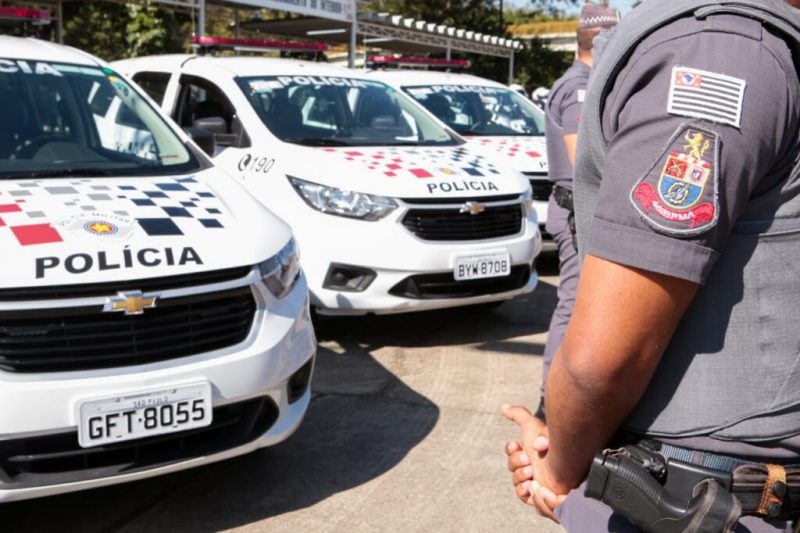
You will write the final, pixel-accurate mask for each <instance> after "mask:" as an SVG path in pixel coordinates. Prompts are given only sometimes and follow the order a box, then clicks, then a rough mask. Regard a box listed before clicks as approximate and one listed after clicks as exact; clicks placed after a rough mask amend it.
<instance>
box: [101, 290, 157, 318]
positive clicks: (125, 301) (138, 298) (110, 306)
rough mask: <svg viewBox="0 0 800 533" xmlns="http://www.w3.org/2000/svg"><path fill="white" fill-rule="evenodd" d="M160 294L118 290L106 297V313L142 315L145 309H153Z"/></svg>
mask: <svg viewBox="0 0 800 533" xmlns="http://www.w3.org/2000/svg"><path fill="white" fill-rule="evenodd" d="M158 296H159V295H158V294H142V291H130V292H118V293H117V295H116V296H111V297H109V298H106V304H105V305H104V306H103V312H104V313H125V314H126V315H141V314H143V313H144V310H145V309H153V308H154V307H155V306H156V303H157V302H158Z"/></svg>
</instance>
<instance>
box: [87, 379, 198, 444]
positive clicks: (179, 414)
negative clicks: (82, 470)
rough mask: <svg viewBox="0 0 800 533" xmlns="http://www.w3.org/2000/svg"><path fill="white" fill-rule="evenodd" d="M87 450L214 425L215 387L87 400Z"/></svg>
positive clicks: (179, 387)
mask: <svg viewBox="0 0 800 533" xmlns="http://www.w3.org/2000/svg"><path fill="white" fill-rule="evenodd" d="M78 410H79V416H80V421H79V425H78V441H79V443H80V445H81V446H82V447H84V448H90V447H92V446H100V445H103V444H110V443H115V442H123V441H127V440H133V439H140V438H145V437H151V436H155V435H163V434H165V433H173V432H177V431H185V430H188V429H195V428H199V427H204V426H207V425H209V424H211V417H212V406H211V386H210V385H209V384H208V383H196V384H191V385H180V386H175V387H169V388H164V389H159V390H150V391H146V392H138V393H133V394H126V395H125V396H112V397H107V398H100V399H92V400H86V401H83V402H81V403H80V404H79V408H78Z"/></svg>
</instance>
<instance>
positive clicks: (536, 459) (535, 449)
mask: <svg viewBox="0 0 800 533" xmlns="http://www.w3.org/2000/svg"><path fill="white" fill-rule="evenodd" d="M502 412H503V415H504V416H505V417H506V418H508V419H509V420H511V421H512V422H514V423H515V424H516V425H517V427H518V428H519V430H520V433H521V438H520V440H518V441H510V442H508V443H507V444H506V450H505V451H506V456H507V466H508V470H509V471H510V472H511V473H512V475H511V479H512V483H513V484H514V490H515V491H516V493H517V497H518V498H519V499H520V500H522V501H523V502H525V503H527V504H528V505H531V506H533V507H535V508H536V511H537V512H538V513H539V514H540V515H542V516H545V517H547V518H549V519H550V520H553V521H554V522H558V519H557V518H556V516H555V513H554V510H555V508H556V507H558V506H559V505H561V503H562V502H563V501H564V500H565V499H566V497H567V496H566V494H559V493H558V492H557V491H556V490H555V489H554V487H557V486H558V483H556V478H555V476H554V475H553V472H552V471H551V469H550V465H549V463H548V461H547V452H548V450H549V449H550V439H549V435H548V432H547V426H546V425H545V423H544V422H542V421H541V420H539V419H538V418H536V417H535V416H533V414H532V413H531V412H530V411H528V410H527V409H526V408H525V407H522V406H520V405H515V406H509V405H504V406H503V408H502ZM563 492H565V491H563Z"/></svg>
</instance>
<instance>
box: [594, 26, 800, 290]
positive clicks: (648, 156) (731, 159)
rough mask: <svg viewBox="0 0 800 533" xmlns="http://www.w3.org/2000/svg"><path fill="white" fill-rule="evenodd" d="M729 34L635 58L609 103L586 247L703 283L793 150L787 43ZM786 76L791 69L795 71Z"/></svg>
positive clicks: (669, 44)
mask: <svg viewBox="0 0 800 533" xmlns="http://www.w3.org/2000/svg"><path fill="white" fill-rule="evenodd" d="M764 33H765V36H768V37H770V39H771V40H770V39H767V40H759V39H753V38H746V37H743V36H742V35H736V34H730V33H725V32H702V33H697V34H692V35H685V36H683V37H680V38H676V39H672V40H669V41H666V42H663V43H661V44H660V45H659V46H654V47H652V48H650V49H649V50H648V51H646V52H644V53H642V54H640V55H638V56H637V55H635V56H634V57H633V58H632V60H631V64H629V65H628V66H626V68H625V69H623V71H622V72H621V74H620V77H619V78H618V80H617V82H616V85H615V87H614V90H613V92H612V93H611V95H610V97H609V99H608V100H607V106H608V107H607V110H606V120H605V121H604V128H605V130H606V132H605V134H606V140H607V141H608V143H609V147H608V151H607V157H606V163H605V167H604V171H603V176H602V182H601V186H600V191H599V195H598V202H597V206H596V209H595V212H594V218H593V220H592V226H591V231H590V240H589V243H588V248H587V252H588V253H590V254H592V255H594V256H598V257H601V258H604V259H607V260H610V261H614V262H617V263H621V264H624V265H627V266H631V267H636V268H642V269H645V270H649V271H654V272H659V273H662V274H667V275H671V276H675V277H678V278H682V279H686V280H689V281H692V282H695V283H700V284H703V283H704V282H705V281H706V279H707V277H708V275H709V273H710V271H711V269H712V268H713V266H714V264H715V262H716V261H717V259H718V257H719V255H720V253H721V251H722V250H723V249H724V247H725V245H726V242H727V241H728V238H729V236H730V234H731V231H732V228H733V227H734V225H735V224H736V223H737V221H738V220H739V219H740V218H741V217H742V214H743V213H744V212H745V209H746V208H747V206H748V202H750V201H751V198H753V197H754V196H757V195H758V194H761V193H762V192H763V191H765V190H768V189H770V188H773V187H774V186H775V185H776V183H777V182H779V181H780V180H782V179H785V177H786V176H787V174H788V172H789V170H790V169H791V167H792V159H793V154H796V149H797V147H796V141H795V139H794V138H795V137H796V130H797V127H798V120H797V110H796V107H795V104H796V102H795V100H796V97H795V94H797V93H796V92H795V91H796V90H797V81H796V74H795V73H794V69H793V67H792V66H791V62H790V61H789V60H788V58H789V51H788V48H786V45H785V44H784V43H783V42H782V41H780V40H778V39H777V38H775V37H774V36H771V35H769V34H767V33H766V32H764ZM787 71H788V74H787Z"/></svg>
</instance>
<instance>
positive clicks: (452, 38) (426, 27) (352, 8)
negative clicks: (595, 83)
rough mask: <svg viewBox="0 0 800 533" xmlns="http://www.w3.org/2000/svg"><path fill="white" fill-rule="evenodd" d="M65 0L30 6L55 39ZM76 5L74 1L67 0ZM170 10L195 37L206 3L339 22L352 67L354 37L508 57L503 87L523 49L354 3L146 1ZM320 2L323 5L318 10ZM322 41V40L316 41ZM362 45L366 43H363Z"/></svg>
mask: <svg viewBox="0 0 800 533" xmlns="http://www.w3.org/2000/svg"><path fill="white" fill-rule="evenodd" d="M64 1H68V0H44V1H40V2H36V3H40V4H44V3H50V4H55V6H56V12H57V15H56V17H55V18H56V21H57V24H58V30H57V38H58V39H59V41H61V36H62V35H63V30H62V24H63V20H62V19H63V2H64ZM73 1H78V0H73ZM151 1H152V2H153V3H156V4H162V5H165V6H169V7H172V8H176V9H180V10H187V11H190V12H193V13H194V12H196V13H197V36H199V37H202V36H204V35H205V26H206V24H205V14H206V4H207V3H213V4H216V5H223V6H226V7H232V8H235V9H272V10H282V11H287V12H293V13H300V14H304V15H307V16H309V15H310V16H314V17H316V18H319V19H322V20H327V21H338V22H340V23H341V22H344V23H345V24H346V25H348V26H349V29H348V33H349V42H348V57H349V66H350V67H354V66H355V52H356V47H357V39H358V35H359V34H360V35H362V36H364V37H368V38H370V39H374V40H376V41H396V42H405V43H414V44H420V45H425V46H429V47H435V48H438V49H441V50H443V51H444V52H445V54H446V57H447V59H450V58H451V54H452V52H453V51H458V52H467V53H474V54H482V55H488V56H493V57H500V58H504V59H508V62H509V70H508V78H509V83H511V82H512V81H513V78H514V54H515V52H516V51H517V50H520V49H522V48H523V47H524V45H523V44H522V43H521V42H520V41H518V40H514V39H506V38H503V37H498V36H491V35H484V34H481V33H477V32H474V31H469V30H464V29H459V28H453V27H450V26H444V25H441V24H435V23H431V22H426V21H423V20H415V19H413V18H407V17H403V16H401V15H392V14H390V13H359V12H358V0H322V1H320V0H208V2H207V0H151ZM323 4H324V7H322V8H321V7H318V6H321V5H323ZM331 4H337V5H339V4H341V6H342V7H341V9H340V12H339V13H334V12H332V11H331V10H330V5H331ZM321 40H324V39H321ZM365 44H367V43H365Z"/></svg>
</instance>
